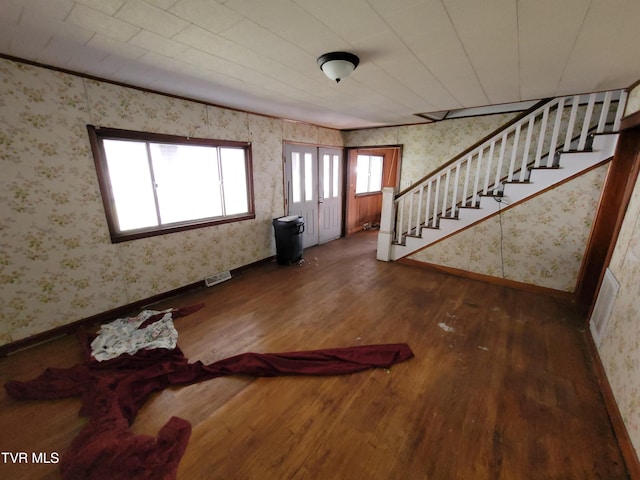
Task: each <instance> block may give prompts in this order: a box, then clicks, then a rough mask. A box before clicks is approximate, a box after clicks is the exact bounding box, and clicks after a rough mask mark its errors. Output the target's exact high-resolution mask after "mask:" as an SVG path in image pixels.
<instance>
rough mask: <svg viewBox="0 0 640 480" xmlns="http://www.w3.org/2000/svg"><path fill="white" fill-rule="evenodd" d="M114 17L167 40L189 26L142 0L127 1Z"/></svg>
mask: <svg viewBox="0 0 640 480" xmlns="http://www.w3.org/2000/svg"><path fill="white" fill-rule="evenodd" d="M115 17H116V18H119V19H120V20H123V21H126V22H127V23H130V24H132V25H136V26H138V27H141V28H143V29H145V30H149V31H151V32H154V33H157V34H159V35H163V36H165V37H168V38H171V37H173V36H174V35H175V34H176V33H178V32H180V31H181V30H183V29H184V28H186V27H187V26H188V25H189V23H188V22H186V21H185V20H183V19H181V18H179V17H177V16H175V15H174V14H172V13H169V12H165V11H164V10H162V9H160V8H158V7H155V6H153V5H150V4H148V3H147V2H145V1H144V0H127V2H126V3H125V4H124V5H123V6H122V7H121V8H120V10H118V12H117V13H116V14H115Z"/></svg>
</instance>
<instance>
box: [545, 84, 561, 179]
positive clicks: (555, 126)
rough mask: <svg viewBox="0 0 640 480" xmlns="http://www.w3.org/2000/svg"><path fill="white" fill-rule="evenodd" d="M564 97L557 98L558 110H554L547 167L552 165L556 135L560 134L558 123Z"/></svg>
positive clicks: (556, 141)
mask: <svg viewBox="0 0 640 480" xmlns="http://www.w3.org/2000/svg"><path fill="white" fill-rule="evenodd" d="M564 100H565V99H564V97H563V98H561V99H560V100H558V110H556V119H555V123H554V124H553V134H552V135H551V145H549V155H548V156H547V168H549V167H552V166H553V157H555V152H556V146H557V145H558V135H560V124H561V123H562V110H563V109H564Z"/></svg>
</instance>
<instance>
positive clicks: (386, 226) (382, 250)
mask: <svg viewBox="0 0 640 480" xmlns="http://www.w3.org/2000/svg"><path fill="white" fill-rule="evenodd" d="M394 196H395V189H394V188H393V187H384V188H383V189H382V213H381V215H380V232H379V233H378V252H377V254H376V258H377V259H378V260H382V261H383V262H388V261H389V260H391V242H392V241H393V228H394V227H393V224H394V218H395V212H394V211H393V205H394V202H393V197H394Z"/></svg>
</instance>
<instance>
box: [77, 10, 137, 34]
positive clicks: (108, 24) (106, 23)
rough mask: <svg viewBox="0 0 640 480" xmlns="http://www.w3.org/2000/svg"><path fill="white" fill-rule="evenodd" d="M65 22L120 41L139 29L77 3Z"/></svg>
mask: <svg viewBox="0 0 640 480" xmlns="http://www.w3.org/2000/svg"><path fill="white" fill-rule="evenodd" d="M66 22H68V23H69V24H72V25H77V26H79V27H82V28H86V29H87V30H92V31H94V32H96V33H100V34H102V35H104V36H106V37H109V38H113V39H114V40H120V41H122V42H126V41H127V40H129V39H130V38H131V37H133V36H134V35H135V34H136V33H138V32H139V31H140V28H138V27H135V26H133V25H131V24H129V23H126V22H123V21H122V20H118V19H117V18H113V17H111V16H109V15H107V14H105V13H103V12H100V11H98V10H94V9H93V8H89V7H87V6H84V5H79V4H78V5H76V6H75V7H74V8H73V10H72V11H71V13H70V14H69V16H68V17H67V19H66Z"/></svg>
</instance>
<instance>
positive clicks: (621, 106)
mask: <svg viewBox="0 0 640 480" xmlns="http://www.w3.org/2000/svg"><path fill="white" fill-rule="evenodd" d="M626 103H627V92H625V91H624V90H621V91H620V98H619V99H618V109H617V110H616V119H615V120H614V122H613V131H614V132H618V131H620V122H621V121H622V116H623V115H624V109H625V106H626Z"/></svg>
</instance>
